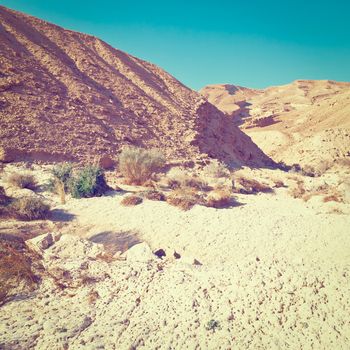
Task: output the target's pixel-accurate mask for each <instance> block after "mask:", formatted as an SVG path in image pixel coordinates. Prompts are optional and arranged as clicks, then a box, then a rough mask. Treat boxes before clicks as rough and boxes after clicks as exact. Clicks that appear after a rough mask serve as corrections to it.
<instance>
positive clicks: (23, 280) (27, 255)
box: [0, 242, 39, 305]
mask: <svg viewBox="0 0 350 350" xmlns="http://www.w3.org/2000/svg"><path fill="white" fill-rule="evenodd" d="M0 252H1V254H0V305H1V303H3V302H5V301H6V299H7V298H8V297H9V296H11V294H12V293H13V292H16V291H17V290H18V287H19V285H22V288H24V289H25V290H28V291H31V290H33V289H35V288H36V286H37V284H38V282H39V277H38V276H37V275H35V274H34V271H33V262H34V261H39V256H38V255H37V254H36V253H34V252H32V251H31V250H29V249H28V248H25V250H24V251H18V250H16V249H15V248H13V247H11V246H9V245H7V244H5V243H1V242H0Z"/></svg>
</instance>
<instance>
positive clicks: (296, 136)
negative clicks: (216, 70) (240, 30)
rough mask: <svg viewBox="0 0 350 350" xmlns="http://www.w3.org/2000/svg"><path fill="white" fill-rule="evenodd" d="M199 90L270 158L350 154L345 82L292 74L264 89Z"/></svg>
mask: <svg viewBox="0 0 350 350" xmlns="http://www.w3.org/2000/svg"><path fill="white" fill-rule="evenodd" d="M201 93H202V94H203V95H204V96H205V97H206V98H208V100H209V101H210V102H212V103H213V104H214V105H216V106H217V107H218V108H219V109H221V110H222V111H223V112H225V113H226V114H228V115H229V116H230V117H233V119H234V120H235V124H237V125H239V124H240V125H241V128H242V129H243V130H244V131H246V132H247V133H248V134H249V135H250V136H251V137H252V138H253V140H254V141H255V142H256V143H257V144H258V145H259V147H261V148H262V149H263V150H264V151H265V152H267V153H268V154H269V155H270V156H272V157H274V159H275V160H284V161H290V162H300V163H310V162H311V163H315V162H318V161H320V160H331V161H333V160H334V159H337V158H343V157H348V156H350V83H341V82H335V81H328V80H320V81H313V80H296V81H294V82H293V83H291V84H287V85H283V86H276V87H270V88H267V89H265V90H251V89H247V88H240V87H239V88H237V87H235V86H233V85H215V86H209V87H205V88H203V89H202V90H201Z"/></svg>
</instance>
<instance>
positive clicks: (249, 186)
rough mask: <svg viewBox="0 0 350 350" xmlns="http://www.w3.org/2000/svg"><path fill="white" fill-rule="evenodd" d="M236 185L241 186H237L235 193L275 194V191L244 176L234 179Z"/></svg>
mask: <svg viewBox="0 0 350 350" xmlns="http://www.w3.org/2000/svg"><path fill="white" fill-rule="evenodd" d="M234 181H235V183H237V184H239V186H236V185H235V189H234V192H239V193H243V194H256V193H259V192H263V193H269V192H273V189H272V188H271V187H270V186H268V185H266V184H263V183H261V182H259V181H257V180H254V179H249V178H246V177H243V176H239V177H236V178H235V179H234Z"/></svg>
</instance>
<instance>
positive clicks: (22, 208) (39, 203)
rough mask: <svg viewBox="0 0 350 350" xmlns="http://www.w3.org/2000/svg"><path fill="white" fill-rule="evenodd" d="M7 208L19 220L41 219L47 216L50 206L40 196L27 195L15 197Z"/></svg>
mask: <svg viewBox="0 0 350 350" xmlns="http://www.w3.org/2000/svg"><path fill="white" fill-rule="evenodd" d="M7 210H8V214H9V215H10V216H12V217H15V218H17V219H19V220H41V219H46V218H47V217H48V215H49V212H50V206H49V205H48V204H47V203H45V202H44V201H43V200H42V199H41V198H38V197H31V196H28V197H21V198H18V199H15V200H14V201H13V202H12V203H11V204H10V205H9V206H8V208H7Z"/></svg>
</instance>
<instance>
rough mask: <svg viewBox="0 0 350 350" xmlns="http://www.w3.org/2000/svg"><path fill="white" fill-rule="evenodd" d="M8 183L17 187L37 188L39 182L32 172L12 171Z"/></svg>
mask: <svg viewBox="0 0 350 350" xmlns="http://www.w3.org/2000/svg"><path fill="white" fill-rule="evenodd" d="M7 183H8V184H9V185H11V186H13V187H16V188H27V189H29V190H35V188H36V186H37V183H36V180H35V177H34V176H33V175H32V174H30V173H12V174H10V175H9V176H8V177H7Z"/></svg>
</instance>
